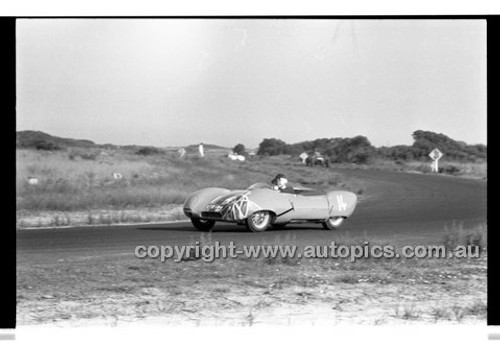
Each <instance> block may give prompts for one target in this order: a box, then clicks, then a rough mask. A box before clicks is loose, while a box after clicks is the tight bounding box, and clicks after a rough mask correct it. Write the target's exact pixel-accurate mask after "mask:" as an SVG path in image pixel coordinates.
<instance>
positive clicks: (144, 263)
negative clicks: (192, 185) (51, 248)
mask: <svg viewBox="0 0 500 348" xmlns="http://www.w3.org/2000/svg"><path fill="white" fill-rule="evenodd" d="M212 238H213V237H212V236H211V235H210V234H206V235H205V234H201V235H200V236H199V240H197V241H199V242H200V243H201V244H211V243H213V242H214V240H213V239H212ZM346 240H347V239H346ZM195 242H196V241H194V240H193V241H191V243H193V244H194V243H195ZM275 242H276V243H289V242H293V236H289V237H286V238H285V239H284V240H275ZM374 242H377V243H378V241H374ZM271 244H273V243H271ZM486 264H487V255H486V254H483V255H482V256H481V257H480V258H476V259H396V258H394V259H383V258H382V259H362V260H358V261H356V262H350V261H349V260H339V259H331V258H329V259H302V260H301V261H300V262H298V263H290V262H287V261H284V262H283V261H282V260H281V261H279V262H269V261H268V260H267V259H265V258H260V259H246V258H237V259H224V260H222V259H221V260H216V261H214V262H211V263H207V262H203V261H202V260H200V259H189V261H188V260H187V259H186V260H184V261H182V262H173V261H172V260H167V261H166V262H165V263H162V262H160V260H158V259H154V260H152V259H145V260H144V259H137V258H135V257H134V256H133V255H127V256H125V255H119V256H102V257H98V258H86V259H79V258H70V259H67V260H66V259H65V260H59V262H57V263H56V264H47V265H44V264H40V265H33V264H30V263H29V262H27V263H23V262H21V263H19V264H18V268H17V272H18V278H17V279H18V281H17V283H18V292H17V294H18V305H17V308H18V322H19V325H26V324H41V323H50V322H52V323H57V324H62V323H65V322H69V323H72V322H78V321H81V320H89V319H92V320H103V321H104V323H105V324H110V323H115V324H116V323H118V322H128V321H130V320H132V321H133V320H141V319H145V318H162V321H163V322H166V323H168V324H171V325H180V324H188V323H193V321H195V322H196V325H200V324H208V325H210V324H213V323H219V324H220V323H226V324H230V325H235V324H236V325H245V326H252V325H257V324H260V323H266V322H267V323H272V324H278V323H282V324H286V325H290V324H291V323H295V322H300V321H304V320H306V321H311V322H313V323H314V322H318V321H325V322H328V323H330V324H332V323H333V324H338V323H347V324H349V323H350V324H353V323H356V324H359V323H364V324H373V323H375V324H377V325H378V324H397V323H405V322H409V323H436V322H443V321H446V322H451V323H453V322H455V323H464V322H469V323H484V320H485V317H486V276H487V267H486ZM214 294H215V296H214Z"/></svg>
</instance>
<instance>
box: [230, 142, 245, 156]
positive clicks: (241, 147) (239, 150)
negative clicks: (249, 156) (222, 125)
mask: <svg viewBox="0 0 500 348" xmlns="http://www.w3.org/2000/svg"><path fill="white" fill-rule="evenodd" d="M233 152H234V153H236V154H238V155H243V154H245V145H243V144H238V145H236V146H235V147H234V148H233Z"/></svg>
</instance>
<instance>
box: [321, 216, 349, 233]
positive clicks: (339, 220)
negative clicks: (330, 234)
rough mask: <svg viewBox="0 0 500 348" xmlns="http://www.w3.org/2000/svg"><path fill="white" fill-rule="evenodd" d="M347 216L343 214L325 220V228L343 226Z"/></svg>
mask: <svg viewBox="0 0 500 348" xmlns="http://www.w3.org/2000/svg"><path fill="white" fill-rule="evenodd" d="M344 220H345V218H344V217H341V216H336V217H331V218H329V219H328V220H326V221H325V222H323V227H324V228H325V230H336V229H338V228H340V226H342V224H343V223H344Z"/></svg>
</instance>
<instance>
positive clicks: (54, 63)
mask: <svg viewBox="0 0 500 348" xmlns="http://www.w3.org/2000/svg"><path fill="white" fill-rule="evenodd" d="M17 129H18V130H40V131H44V132H47V133H50V134H52V135H56V136H62V137H71V138H83V139H89V140H92V141H95V142H97V143H114V144H117V145H125V144H138V145H155V146H177V145H188V144H195V143H199V142H204V143H211V144H219V145H224V146H231V147H232V146H234V145H236V144H237V143H243V144H245V145H246V146H247V147H249V148H252V147H256V146H258V144H259V143H260V142H261V141H262V139H263V138H270V137H274V138H279V139H282V140H284V141H286V142H287V143H294V142H299V141H303V140H313V139H316V138H334V137H352V136H355V135H365V136H367V137H368V139H369V140H370V141H371V142H372V144H374V145H375V146H381V145H385V146H391V145H397V144H411V143H412V138H411V133H412V132H413V131H415V130H418V129H421V130H430V131H434V132H438V133H444V134H446V135H448V136H450V137H452V138H454V139H457V140H463V141H465V142H467V143H471V144H475V143H482V144H486V22H485V21H484V20H436V21H434V20H288V19H287V20H255V19H248V20H212V19H206V20H194V19H191V20H189V19H182V20H181V19H23V20H18V21H17Z"/></svg>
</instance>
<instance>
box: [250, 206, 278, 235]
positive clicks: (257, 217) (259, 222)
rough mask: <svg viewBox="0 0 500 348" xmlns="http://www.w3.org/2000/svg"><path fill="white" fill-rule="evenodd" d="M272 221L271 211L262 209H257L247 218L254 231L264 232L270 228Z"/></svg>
mask: <svg viewBox="0 0 500 348" xmlns="http://www.w3.org/2000/svg"><path fill="white" fill-rule="evenodd" d="M271 221H272V215H271V213H270V212H268V211H265V210H261V211H256V212H255V213H253V214H252V215H250V217H249V218H248V219H247V226H248V228H249V229H250V231H252V232H262V231H265V230H267V229H268V228H269V226H270V225H271Z"/></svg>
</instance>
